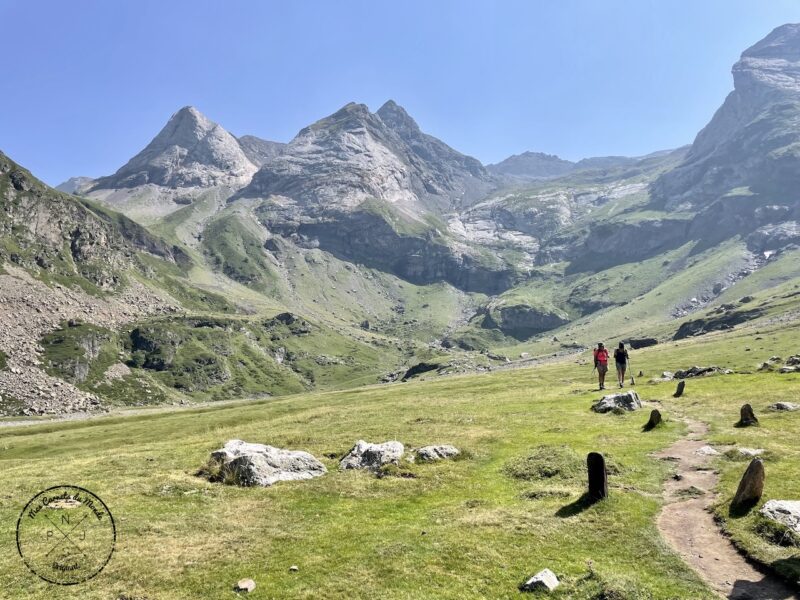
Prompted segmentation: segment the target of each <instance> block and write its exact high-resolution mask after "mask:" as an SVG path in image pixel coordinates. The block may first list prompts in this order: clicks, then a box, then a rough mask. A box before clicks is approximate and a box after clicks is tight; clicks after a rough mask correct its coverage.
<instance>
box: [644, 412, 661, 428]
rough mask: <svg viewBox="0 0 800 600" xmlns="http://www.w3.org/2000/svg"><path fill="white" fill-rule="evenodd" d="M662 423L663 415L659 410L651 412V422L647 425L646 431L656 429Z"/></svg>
mask: <svg viewBox="0 0 800 600" xmlns="http://www.w3.org/2000/svg"><path fill="white" fill-rule="evenodd" d="M660 423H661V413H660V412H659V410H658V409H657V408H654V409H653V410H651V411H650V420H649V421H648V422H647V423H646V424H645V426H644V430H645V431H650V430H651V429H655V428H656V427H658V425H659V424H660Z"/></svg>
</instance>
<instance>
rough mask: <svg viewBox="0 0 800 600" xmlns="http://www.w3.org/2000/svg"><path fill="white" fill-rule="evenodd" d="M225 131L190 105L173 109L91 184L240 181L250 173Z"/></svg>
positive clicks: (182, 184) (111, 186) (169, 184)
mask: <svg viewBox="0 0 800 600" xmlns="http://www.w3.org/2000/svg"><path fill="white" fill-rule="evenodd" d="M255 171H256V165H254V164H253V163H252V162H250V160H249V159H248V158H247V156H246V154H245V152H244V151H243V150H242V148H241V146H240V145H239V142H238V141H237V140H236V138H235V137H233V136H232V135H231V134H230V133H228V132H227V131H225V130H224V129H223V128H222V127H220V126H219V125H217V124H216V123H214V122H212V121H210V120H209V119H208V118H207V117H206V116H205V115H203V114H202V113H201V112H200V111H198V110H197V109H196V108H194V107H192V106H186V107H184V108H182V109H180V110H179V111H178V112H176V113H175V114H174V115H172V117H171V118H170V120H169V121H168V122H167V124H166V126H165V127H164V128H163V129H162V130H161V131H160V132H159V133H158V135H157V136H156V137H155V138H153V140H152V141H151V142H150V143H149V144H148V145H147V146H146V147H145V148H144V150H142V151H141V152H140V153H139V154H137V155H136V156H134V157H133V158H132V159H131V160H129V161H128V162H127V163H126V164H125V165H124V166H123V167H121V168H120V169H119V170H118V171H117V172H116V173H115V174H114V175H111V176H109V177H101V178H100V179H98V180H97V181H96V182H95V185H94V187H93V189H95V190H96V189H118V188H131V187H135V186H139V185H144V184H147V183H152V184H156V185H162V186H167V187H191V186H204V187H205V186H211V185H222V184H234V185H235V184H243V183H245V182H247V181H248V180H249V178H250V177H251V176H252V175H253V173H255Z"/></svg>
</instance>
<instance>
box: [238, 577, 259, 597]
mask: <svg viewBox="0 0 800 600" xmlns="http://www.w3.org/2000/svg"><path fill="white" fill-rule="evenodd" d="M254 589H256V582H255V581H253V580H252V579H240V580H239V581H238V582H237V583H236V585H235V586H234V591H236V592H246V593H248V594H249V593H250V592H252V591H253V590H254Z"/></svg>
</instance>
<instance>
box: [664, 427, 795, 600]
mask: <svg viewBox="0 0 800 600" xmlns="http://www.w3.org/2000/svg"><path fill="white" fill-rule="evenodd" d="M687 423H688V425H689V435H688V436H687V437H684V438H681V439H680V440H678V441H677V442H675V443H674V444H673V445H672V446H670V447H669V448H666V449H665V450H662V451H661V452H658V453H656V454H654V456H655V457H656V458H660V459H662V460H668V461H674V463H675V465H676V468H677V474H676V475H675V477H673V478H671V479H669V480H668V481H667V483H666V485H665V489H664V497H665V499H666V504H665V505H664V508H663V509H662V511H661V514H660V515H659V517H658V529H659V531H661V535H662V536H663V537H664V539H666V540H667V542H668V543H669V544H670V546H672V547H673V548H674V549H675V550H676V551H677V552H678V553H679V554H680V555H681V557H682V558H683V560H684V561H686V563H687V564H689V566H691V567H692V568H693V569H694V570H695V571H696V572H697V573H698V574H699V575H700V576H701V577H702V578H703V579H704V580H705V581H706V582H707V583H708V584H709V585H710V586H711V587H712V588H713V589H714V590H715V591H716V592H717V593H718V594H719V595H720V597H722V598H728V599H730V600H734V599H735V600H745V599H750V600H789V599H792V600H800V595H798V594H797V593H796V592H795V591H794V590H793V589H792V588H790V587H789V586H788V585H787V584H785V583H784V582H783V581H782V580H781V579H779V578H778V577H777V576H776V575H773V574H771V573H767V572H766V571H762V570H760V569H759V568H757V567H756V566H755V565H753V564H752V563H750V562H749V561H748V560H747V559H746V558H745V557H744V556H742V555H741V554H740V553H739V552H738V551H737V550H736V548H734V546H733V544H732V543H731V542H730V540H729V539H728V538H727V537H725V536H724V535H723V534H722V532H721V531H720V529H719V527H717V524H716V523H715V522H714V517H713V515H712V514H711V512H710V510H709V507H710V506H711V505H712V504H713V503H714V501H715V500H716V499H717V497H716V494H715V493H714V488H715V486H716V485H717V481H718V479H719V476H718V474H717V473H716V472H715V471H714V469H713V468H712V467H711V466H710V463H711V460H712V458H713V454H705V453H703V452H702V451H701V452H698V450H700V449H701V448H703V447H704V446H707V444H708V442H706V441H704V440H703V438H704V436H705V435H706V434H707V433H708V427H707V426H706V425H705V424H703V423H699V422H696V421H687Z"/></svg>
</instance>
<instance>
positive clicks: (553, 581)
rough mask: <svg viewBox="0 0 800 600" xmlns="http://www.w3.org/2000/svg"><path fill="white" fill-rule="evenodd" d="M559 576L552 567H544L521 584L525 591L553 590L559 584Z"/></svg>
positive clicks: (522, 589) (521, 588)
mask: <svg viewBox="0 0 800 600" xmlns="http://www.w3.org/2000/svg"><path fill="white" fill-rule="evenodd" d="M559 584H560V582H559V581H558V577H556V574H555V573H553V572H552V571H551V570H550V569H542V570H541V571H539V572H538V573H537V574H536V575H534V576H533V577H531V578H530V579H528V581H526V582H525V583H523V584H522V585H521V586H520V590H521V591H523V592H536V591H547V592H552V591H553V590H555V589H556V588H557V587H558V586H559Z"/></svg>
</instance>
